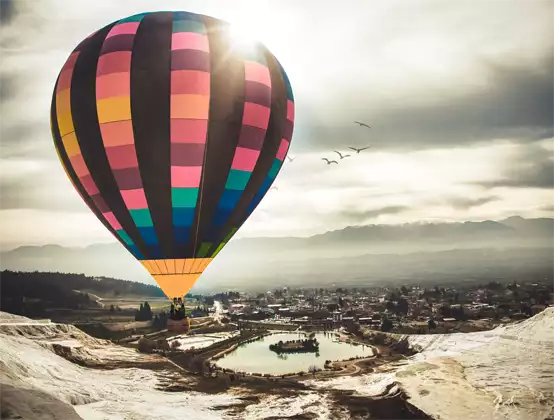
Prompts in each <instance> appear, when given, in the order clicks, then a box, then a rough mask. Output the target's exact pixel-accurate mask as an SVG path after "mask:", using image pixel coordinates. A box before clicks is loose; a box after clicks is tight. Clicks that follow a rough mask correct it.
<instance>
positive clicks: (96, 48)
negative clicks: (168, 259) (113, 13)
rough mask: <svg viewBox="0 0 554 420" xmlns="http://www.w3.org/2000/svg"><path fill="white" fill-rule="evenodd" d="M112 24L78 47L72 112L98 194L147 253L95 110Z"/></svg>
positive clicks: (72, 93) (142, 251)
mask: <svg viewBox="0 0 554 420" xmlns="http://www.w3.org/2000/svg"><path fill="white" fill-rule="evenodd" d="M114 24H115V23H113V24H111V25H108V26H106V27H104V28H103V29H101V30H99V31H98V32H97V33H96V34H95V35H93V36H92V37H91V38H90V39H89V40H88V42H87V43H86V44H83V45H82V47H81V52H80V54H79V58H78V59H77V62H76V63H75V68H74V69H73V78H72V80H71V114H72V116H73V124H74V126H75V134H76V136H77V140H78V142H79V147H80V148H81V153H82V154H83V159H84V160H85V163H86V164H87V167H88V168H89V171H90V174H91V176H92V179H93V180H94V182H95V183H96V186H97V187H98V190H99V191H100V195H101V196H102V198H103V199H104V201H106V203H107V204H108V206H109V207H110V210H111V211H112V212H113V214H114V215H115V217H116V219H117V220H118V222H119V223H120V224H121V227H122V228H123V230H124V231H125V232H126V233H127V234H128V235H129V237H130V238H131V239H132V240H133V242H134V243H135V245H136V246H137V248H138V249H139V251H140V252H141V253H142V254H143V255H145V256H146V255H147V248H146V246H145V244H144V242H143V240H142V237H141V236H140V233H139V231H138V229H137V227H136V226H135V223H134V222H133V219H132V218H131V215H130V213H129V211H128V210H127V206H126V205H125V202H124V201H123V198H122V197H121V193H120V192H119V188H118V186H117V183H116V182H115V178H114V176H113V173H112V170H111V167H110V164H109V162H108V158H107V156H106V149H105V148H104V143H103V142H102V134H101V132H100V124H99V122H98V114H97V110H96V67H97V64H98V57H99V54H100V50H101V48H102V44H103V42H104V39H105V38H106V35H107V34H108V32H109V31H110V29H111V28H112V26H113V25H114Z"/></svg>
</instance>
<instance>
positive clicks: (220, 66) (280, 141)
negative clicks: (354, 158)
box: [51, 12, 294, 298]
mask: <svg viewBox="0 0 554 420" xmlns="http://www.w3.org/2000/svg"><path fill="white" fill-rule="evenodd" d="M293 122H294V98H293V94H292V89H291V86H290V83H289V80H288V78H287V75H286V73H285V71H284V70H283V68H282V67H281V65H280V64H279V62H278V61H277V60H276V58H275V57H274V56H273V55H272V54H271V53H270V52H269V51H268V50H267V49H266V48H265V47H264V46H263V45H261V44H258V43H253V44H252V45H250V46H247V47H245V46H244V45H241V46H240V48H239V47H237V46H236V45H235V44H234V43H233V40H232V38H231V37H230V30H229V25H228V24H227V23H225V22H223V21H220V20H217V19H214V18H211V17H208V16H202V15H197V14H193V13H187V12H156V13H143V14H139V15H134V16H130V17H128V18H125V19H122V20H119V21H117V22H113V23H111V24H109V25H107V26H105V27H104V28H102V29H100V30H98V31H97V32H95V33H94V34H92V35H90V36H89V37H88V38H86V39H85V40H83V41H82V42H81V43H80V44H79V45H78V46H77V48H75V50H74V51H73V52H72V53H71V55H70V56H69V58H68V59H67V61H66V62H65V64H64V66H63V68H62V70H61V72H60V74H59V76H58V79H57V81H56V85H55V87H54V94H53V98H52V106H51V127H52V135H53V138H54V143H55V146H56V150H57V152H58V155H59V158H60V161H61V162H62V165H63V167H64V169H65V171H66V173H67V175H68V177H69V178H70V180H71V182H72V183H73V185H74V187H75V188H76V189H77V191H78V192H79V194H80V195H81V197H82V199H83V200H84V201H85V202H86V204H87V205H88V206H89V207H90V209H91V210H92V212H93V213H94V214H95V215H96V216H97V217H98V219H100V221H101V222H102V223H103V224H104V225H105V226H106V228H107V229H109V230H110V232H112V233H113V234H114V235H115V237H116V238H117V239H118V240H119V241H120V242H121V243H122V244H123V246H125V248H126V249H127V250H128V251H129V252H131V253H132V254H133V255H134V256H135V257H136V258H137V259H138V260H140V261H141V263H142V264H143V265H144V267H145V268H146V269H147V270H148V271H149V272H150V274H151V275H152V276H153V277H154V279H155V280H156V281H157V283H158V284H159V285H160V287H161V288H162V290H163V291H164V293H165V294H166V295H167V296H168V297H170V298H173V297H179V296H184V295H185V294H186V293H187V292H188V290H189V289H190V288H191V287H192V286H193V284H194V283H195V281H196V280H197V279H198V277H199V276H200V275H201V274H202V272H203V271H204V269H205V268H206V267H207V266H208V264H209V263H210V262H211V261H212V259H213V258H214V257H215V256H216V255H217V253H218V252H219V251H220V250H221V249H222V248H223V247H224V246H225V244H226V243H227V242H228V241H229V239H230V238H231V237H232V236H233V235H234V234H235V233H236V231H237V230H238V229H239V228H240V226H241V225H242V224H243V223H244V222H245V221H246V219H247V218H248V216H249V215H250V214H251V213H252V211H253V210H254V209H255V208H256V206H257V205H258V204H259V203H260V201H261V199H262V198H263V196H264V195H265V194H266V193H267V191H268V190H269V188H270V187H271V184H272V183H273V181H274V179H275V177H276V176H277V173H278V172H279V170H280V168H281V166H282V164H283V161H284V159H285V156H286V153H287V151H288V148H289V145H290V142H291V139H292V132H293Z"/></svg>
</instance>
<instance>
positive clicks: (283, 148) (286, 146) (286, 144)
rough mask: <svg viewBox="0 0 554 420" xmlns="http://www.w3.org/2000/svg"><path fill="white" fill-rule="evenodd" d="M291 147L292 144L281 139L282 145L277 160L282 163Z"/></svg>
mask: <svg viewBox="0 0 554 420" xmlns="http://www.w3.org/2000/svg"><path fill="white" fill-rule="evenodd" d="M289 145H290V143H289V142H288V141H287V140H286V139H281V144H280V145H279V150H278V151H277V156H276V158H277V159H279V160H280V161H282V160H283V159H285V156H286V155H287V151H288V150H289Z"/></svg>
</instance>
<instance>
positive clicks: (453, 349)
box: [0, 308, 554, 420]
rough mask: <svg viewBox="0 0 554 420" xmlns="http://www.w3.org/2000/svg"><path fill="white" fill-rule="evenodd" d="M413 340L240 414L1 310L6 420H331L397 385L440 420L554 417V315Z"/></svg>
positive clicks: (126, 353) (112, 353)
mask: <svg viewBox="0 0 554 420" xmlns="http://www.w3.org/2000/svg"><path fill="white" fill-rule="evenodd" d="M219 339H223V336H222V335H221V334H208V335H207V336H205V337H187V338H182V337H181V338H178V340H180V342H181V347H182V348H189V347H191V346H193V345H194V346H204V345H209V344H211V343H212V342H214V340H219ZM408 339H409V340H410V342H411V343H412V345H414V346H419V347H420V348H421V349H422V350H423V351H422V352H421V353H419V354H417V355H416V356H414V357H412V358H410V359H406V360H404V361H403V362H401V363H398V364H396V365H395V366H389V368H388V369H389V370H388V371H382V372H378V373H373V374H367V375H361V376H356V377H340V378H335V379H331V380H328V381H322V380H315V381H310V382H309V383H310V384H311V385H314V386H315V387H317V388H319V389H320V390H321V392H314V391H298V393H297V395H296V396H291V397H286V398H284V397H276V396H272V395H268V396H265V397H263V398H261V399H260V401H258V402H256V403H254V404H251V405H249V406H248V407H246V409H245V410H244V411H243V412H240V413H234V412H233V411H232V410H231V411H229V410H221V409H218V408H217V407H221V406H231V405H233V404H237V403H240V400H239V398H238V397H236V396H233V395H227V394H216V395H208V394H202V393H198V392H175V393H171V392H164V391H161V390H158V389H157V386H158V385H159V384H160V382H162V381H163V380H164V376H166V375H169V373H166V372H164V371H159V370H158V371H153V370H150V369H149V368H146V366H147V365H148V363H149V362H152V361H153V359H154V358H156V357H157V356H147V355H142V354H139V353H137V352H135V351H134V350H132V349H128V348H124V347H119V346H116V345H113V344H111V343H109V342H106V341H103V340H97V339H94V338H92V337H90V336H88V335H86V334H84V333H83V332H81V331H80V330H78V329H77V328H75V327H73V326H69V325H63V324H54V323H38V322H36V321H32V320H29V319H27V318H23V317H17V316H14V315H10V314H6V313H0V349H1V351H0V372H1V378H0V384H1V385H2V417H3V418H4V417H6V418H9V413H10V412H9V409H13V410H15V411H18V412H19V413H24V414H25V415H24V418H44V419H60V420H61V419H63V420H71V419H79V418H82V419H91V420H100V419H108V420H112V419H113V420H115V419H133V420H140V419H153V420H155V419H163V420H173V419H175V420H176V419H179V420H181V419H183V418H189V419H196V418H201V419H207V420H209V419H221V418H235V419H236V418H241V419H242V418H244V419H259V418H265V417H271V416H276V417H279V416H292V415H297V414H302V413H307V412H309V413H312V414H313V415H314V416H315V418H319V419H329V418H330V413H331V412H332V411H331V409H332V408H333V407H332V404H333V403H332V402H331V401H330V400H329V399H328V395H329V394H328V392H329V390H330V389H344V390H354V391H355V393H357V394H359V395H376V394H379V393H381V392H382V391H383V390H384V389H385V388H386V387H387V386H389V385H390V384H392V383H393V382H396V383H397V384H398V385H399V386H401V387H402V388H403V389H405V390H406V391H407V393H408V394H409V395H410V397H411V400H410V401H411V402H412V403H413V404H414V405H416V406H417V407H419V408H420V409H421V410H423V411H424V412H426V413H428V414H430V415H432V416H433V417H434V418H436V419H449V420H457V419H469V420H482V419H493V420H500V419H509V420H516V419H517V420H526V419H529V420H543V419H545V418H546V417H548V416H549V415H550V414H551V412H552V407H553V405H554V395H553V388H554V308H548V309H547V310H546V311H544V312H542V313H541V314H538V315H536V316H535V317H533V318H531V319H529V320H526V321H523V322H520V323H517V324H512V325H509V326H505V327H501V328H498V329H496V330H493V331H488V332H479V333H470V334H449V335H427V336H409V337H408ZM60 354H61V355H62V356H64V357H61V356H60ZM67 354H70V355H71V358H72V359H73V360H74V361H77V362H79V361H87V363H94V362H98V363H101V362H106V361H109V362H110V363H114V364H118V363H119V364H121V363H125V362H133V363H135V364H136V362H137V361H139V362H144V366H145V368H144V369H142V368H118V369H112V370H100V369H92V368H89V367H83V366H79V365H78V364H76V363H74V362H71V361H69V360H67V357H65V356H67ZM8 403H9V404H8ZM37 413H39V414H40V416H38V414H37ZM336 416H337V412H336V411H334V412H333V417H332V418H336ZM344 418H348V414H346V413H345V414H344Z"/></svg>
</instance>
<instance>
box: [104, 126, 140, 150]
mask: <svg viewBox="0 0 554 420" xmlns="http://www.w3.org/2000/svg"><path fill="white" fill-rule="evenodd" d="M100 131H101V133H102V142H103V143H104V147H106V148H109V147H114V146H125V145H129V144H134V143H135V137H134V133H133V122H132V121H130V120H128V121H116V122H112V123H106V124H100Z"/></svg>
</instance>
